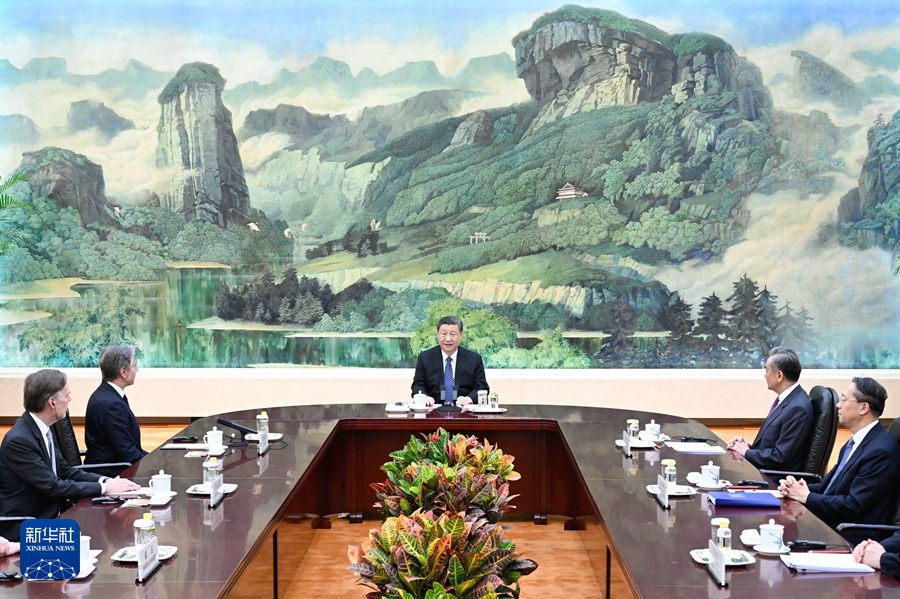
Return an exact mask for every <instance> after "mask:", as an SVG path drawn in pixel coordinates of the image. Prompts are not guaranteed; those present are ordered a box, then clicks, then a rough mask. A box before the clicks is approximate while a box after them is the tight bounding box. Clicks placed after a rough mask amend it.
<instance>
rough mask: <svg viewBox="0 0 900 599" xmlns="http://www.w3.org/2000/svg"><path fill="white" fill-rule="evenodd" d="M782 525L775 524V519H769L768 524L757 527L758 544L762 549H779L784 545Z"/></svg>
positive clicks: (773, 550)
mask: <svg viewBox="0 0 900 599" xmlns="http://www.w3.org/2000/svg"><path fill="white" fill-rule="evenodd" d="M783 535H784V526H782V525H781V524H775V520H769V523H768V524H761V525H760V527H759V544H760V545H761V546H762V549H763V551H772V552H775V551H781V548H782V547H783V546H784V540H783V538H784V536H783Z"/></svg>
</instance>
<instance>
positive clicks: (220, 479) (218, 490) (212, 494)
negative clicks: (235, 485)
mask: <svg viewBox="0 0 900 599" xmlns="http://www.w3.org/2000/svg"><path fill="white" fill-rule="evenodd" d="M224 484H225V475H223V474H221V473H220V474H219V476H217V477H215V478H214V479H212V481H211V482H210V483H209V507H211V508H212V507H216V506H217V505H219V503H220V502H221V501H222V498H223V497H225V493H224V492H222V486H223V485H224Z"/></svg>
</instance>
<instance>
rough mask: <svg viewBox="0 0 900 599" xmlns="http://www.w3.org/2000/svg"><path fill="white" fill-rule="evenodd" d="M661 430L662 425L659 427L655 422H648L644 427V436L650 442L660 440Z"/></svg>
mask: <svg viewBox="0 0 900 599" xmlns="http://www.w3.org/2000/svg"><path fill="white" fill-rule="evenodd" d="M661 430H662V429H661V428H660V425H658V424H657V423H656V422H654V421H653V420H651V421H650V422H648V423H647V424H645V425H644V434H645V435H646V436H647V438H648V439H650V440H656V439H659V436H660V434H661Z"/></svg>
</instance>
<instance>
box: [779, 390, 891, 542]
mask: <svg viewBox="0 0 900 599" xmlns="http://www.w3.org/2000/svg"><path fill="white" fill-rule="evenodd" d="M886 400H887V391H885V389H884V387H882V386H881V385H880V384H878V382H877V381H875V379H871V378H868V377H856V378H854V379H853V381H852V382H851V383H850V384H849V385H848V386H847V390H846V391H844V393H843V395H841V402H840V404H838V420H839V422H840V423H841V424H842V425H843V426H846V427H847V428H849V429H850V432H852V433H853V436H852V437H850V440H849V441H848V442H847V444H846V445H845V446H844V447H843V448H841V453H840V457H839V458H838V464H837V466H835V467H834V468H832V469H831V471H830V472H829V473H828V474H826V475H825V478H824V479H822V482H820V483H815V484H811V485H807V484H806V482H805V481H803V480H796V479H794V477H793V476H788V477H787V478H786V479H784V480H782V481H781V484H780V485H779V487H778V488H779V490H781V492H782V493H783V494H784V496H785V497H787V498H789V499H795V500H797V501H799V502H800V503H803V504H805V505H806V507H807V509H809V511H811V512H812V513H814V514H815V515H816V516H818V517H819V518H821V519H822V521H823V522H825V523H826V524H828V526H831V527H832V528H834V527H836V526H837V525H838V524H840V523H842V522H859V523H863V524H882V523H883V522H884V520H885V518H886V517H887V516H888V515H889V514H888V511H889V509H890V506H891V505H892V502H891V501H890V499H891V495H892V494H893V493H896V492H897V485H898V482H900V445H898V444H897V441H896V440H894V438H893V437H892V436H891V435H890V433H888V432H887V430H886V429H885V428H884V427H883V426H882V425H881V423H880V422H879V421H878V417H879V416H881V413H882V412H883V411H884V402H885V401H886ZM890 515H891V516H893V514H890ZM844 538H846V539H847V540H848V541H850V542H853V543H856V542H859V541H862V540H863V539H864V537H861V536H860V533H856V532H851V533H848V534H845V535H844Z"/></svg>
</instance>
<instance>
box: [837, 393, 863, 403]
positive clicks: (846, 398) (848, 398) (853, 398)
mask: <svg viewBox="0 0 900 599" xmlns="http://www.w3.org/2000/svg"><path fill="white" fill-rule="evenodd" d="M848 401H855V402H856V403H859V400H858V399H856V398H855V397H847V396H846V395H841V403H847V402H848Z"/></svg>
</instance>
